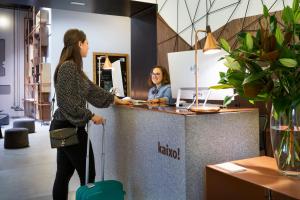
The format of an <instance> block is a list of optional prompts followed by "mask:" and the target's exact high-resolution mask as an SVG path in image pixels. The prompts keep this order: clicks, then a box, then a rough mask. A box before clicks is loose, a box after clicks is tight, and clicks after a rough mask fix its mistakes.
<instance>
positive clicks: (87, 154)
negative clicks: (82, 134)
mask: <svg viewBox="0 0 300 200" xmlns="http://www.w3.org/2000/svg"><path fill="white" fill-rule="evenodd" d="M89 126H90V123H88V124H87V135H88V138H87V149H86V160H85V185H86V186H87V187H88V188H91V187H94V186H95V185H94V184H93V183H89V182H88V181H89V158H90V151H89V150H90V134H89ZM104 138H105V126H104V123H102V135H101V140H102V142H101V180H102V181H104V166H105V163H104V162H105V152H104V149H105V148H104V145H105V141H104Z"/></svg>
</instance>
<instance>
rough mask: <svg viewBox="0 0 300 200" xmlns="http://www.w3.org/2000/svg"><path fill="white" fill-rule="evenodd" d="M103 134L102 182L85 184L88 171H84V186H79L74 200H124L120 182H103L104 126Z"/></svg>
mask: <svg viewBox="0 0 300 200" xmlns="http://www.w3.org/2000/svg"><path fill="white" fill-rule="evenodd" d="M102 126H103V132H102V153H101V168H102V169H101V173H102V174H101V175H102V181H98V182H95V183H87V182H88V178H87V177H88V170H86V171H85V174H86V176H85V177H86V179H85V183H86V185H84V186H81V187H79V188H78V189H77V191H76V200H124V196H125V191H124V190H123V184H122V183H121V182H120V181H116V180H104V161H105V153H104V135H105V128H104V124H102ZM89 148H90V147H89V136H88V145H87V149H89ZM88 165H89V150H87V156H86V169H89V166H88Z"/></svg>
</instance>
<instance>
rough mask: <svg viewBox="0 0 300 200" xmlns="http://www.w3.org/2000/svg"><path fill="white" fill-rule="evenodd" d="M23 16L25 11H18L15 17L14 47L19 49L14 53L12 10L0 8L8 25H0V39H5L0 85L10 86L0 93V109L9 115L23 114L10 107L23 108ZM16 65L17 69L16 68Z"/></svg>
mask: <svg viewBox="0 0 300 200" xmlns="http://www.w3.org/2000/svg"><path fill="white" fill-rule="evenodd" d="M16 13H17V11H16ZM16 16H17V15H16ZM24 16H25V13H24V12H23V11H20V15H19V20H18V18H17V17H15V22H17V21H19V24H18V25H17V26H16V27H15V28H16V29H15V33H16V34H15V39H16V40H15V47H17V44H19V51H17V50H16V52H15V53H14V10H12V9H4V8H0V17H4V18H6V19H7V20H8V26H5V27H4V26H0V39H5V62H4V68H5V76H0V85H10V86H11V93H10V94H7V95H1V94H0V109H3V110H4V112H5V113H8V114H9V115H10V116H23V115H24V112H23V111H14V110H13V109H11V106H17V105H19V106H20V107H21V108H24V105H23V100H22V99H23V98H24ZM2 25H3V24H2ZM17 36H19V40H17ZM14 63H15V64H14ZM14 65H15V67H16V69H15V70H14ZM17 66H18V67H19V70H17ZM18 80H19V82H18ZM17 83H18V84H17ZM17 88H18V89H17Z"/></svg>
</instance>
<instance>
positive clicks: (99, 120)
mask: <svg viewBox="0 0 300 200" xmlns="http://www.w3.org/2000/svg"><path fill="white" fill-rule="evenodd" d="M91 120H92V121H93V122H94V124H105V123H106V119H105V118H104V117H101V116H99V115H95V114H94V115H93V117H92V119H91Z"/></svg>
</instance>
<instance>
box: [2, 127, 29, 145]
mask: <svg viewBox="0 0 300 200" xmlns="http://www.w3.org/2000/svg"><path fill="white" fill-rule="evenodd" d="M28 146H29V141H28V129H27V128H11V129H7V130H5V136H4V148H5V149H17V148H23V147H28Z"/></svg>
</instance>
